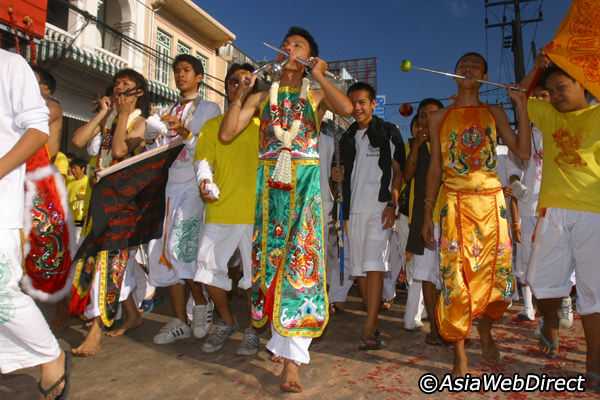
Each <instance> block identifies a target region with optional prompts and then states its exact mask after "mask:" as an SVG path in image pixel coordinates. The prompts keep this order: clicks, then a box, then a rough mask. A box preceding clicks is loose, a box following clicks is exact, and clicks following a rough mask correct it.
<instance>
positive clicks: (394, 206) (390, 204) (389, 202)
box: [386, 201, 398, 208]
mask: <svg viewBox="0 0 600 400" xmlns="http://www.w3.org/2000/svg"><path fill="white" fill-rule="evenodd" d="M386 207H393V208H396V207H398V206H397V205H396V204H394V203H392V202H391V201H388V203H387V205H386Z"/></svg>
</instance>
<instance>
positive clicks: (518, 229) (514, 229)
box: [512, 226, 521, 232]
mask: <svg viewBox="0 0 600 400" xmlns="http://www.w3.org/2000/svg"><path fill="white" fill-rule="evenodd" d="M520 230H521V228H520V227H518V226H517V227H516V228H513V229H512V232H515V231H520Z"/></svg>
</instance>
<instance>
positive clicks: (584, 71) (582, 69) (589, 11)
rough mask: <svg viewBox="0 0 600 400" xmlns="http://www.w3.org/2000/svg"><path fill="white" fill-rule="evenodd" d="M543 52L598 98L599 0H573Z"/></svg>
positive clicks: (599, 52) (599, 64)
mask: <svg viewBox="0 0 600 400" xmlns="http://www.w3.org/2000/svg"><path fill="white" fill-rule="evenodd" d="M544 53H546V55H547V56H548V57H550V59H551V60H552V61H553V62H554V63H555V64H556V65H558V66H559V67H560V68H562V69H563V70H564V71H565V72H566V73H568V74H569V75H571V76H572V77H573V78H574V79H576V80H577V81H578V82H579V83H581V84H582V85H583V86H585V88H586V89H587V90H589V91H590V92H591V93H592V94H593V95H594V96H595V97H596V98H597V99H599V100H600V1H599V0H573V3H572V4H571V7H570V8H569V11H568V12H567V15H565V18H564V19H563V21H562V22H561V24H560V26H559V27H558V30H557V31H556V35H555V36H554V40H552V41H551V42H550V43H548V44H547V45H546V46H545V47H544Z"/></svg>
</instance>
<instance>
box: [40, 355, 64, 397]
mask: <svg viewBox="0 0 600 400" xmlns="http://www.w3.org/2000/svg"><path fill="white" fill-rule="evenodd" d="M63 352H64V353H65V372H64V373H63V375H62V376H61V377H60V378H58V380H57V381H56V382H54V385H52V386H50V387H49V388H48V389H44V388H42V381H39V382H38V390H39V392H40V394H41V395H42V397H44V398H46V397H47V396H48V395H49V394H50V393H52V391H53V390H54V389H56V388H57V387H58V385H60V384H61V383H63V382H64V383H65V386H64V387H63V390H62V391H61V392H60V394H59V395H58V396H56V397H55V400H65V399H66V398H67V393H68V392H69V378H70V377H71V353H69V352H66V351H64V350H63Z"/></svg>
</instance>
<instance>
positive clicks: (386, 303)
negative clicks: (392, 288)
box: [379, 299, 394, 311]
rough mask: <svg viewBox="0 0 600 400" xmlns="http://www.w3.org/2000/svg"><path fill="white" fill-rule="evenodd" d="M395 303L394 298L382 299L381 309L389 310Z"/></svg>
mask: <svg viewBox="0 0 600 400" xmlns="http://www.w3.org/2000/svg"><path fill="white" fill-rule="evenodd" d="M393 304H394V299H384V300H382V301H381V305H380V306H379V311H389V310H390V309H391V308H392V305H393Z"/></svg>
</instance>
